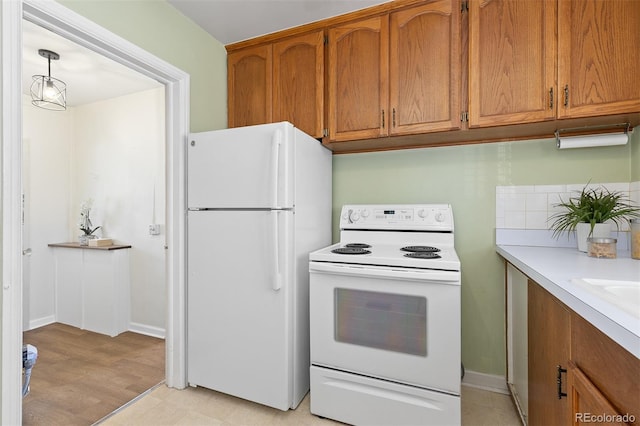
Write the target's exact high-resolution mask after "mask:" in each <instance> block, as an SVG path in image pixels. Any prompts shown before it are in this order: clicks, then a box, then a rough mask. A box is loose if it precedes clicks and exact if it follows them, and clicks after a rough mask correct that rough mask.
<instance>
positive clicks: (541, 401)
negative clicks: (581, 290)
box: [505, 263, 640, 426]
mask: <svg viewBox="0 0 640 426" xmlns="http://www.w3.org/2000/svg"><path fill="white" fill-rule="evenodd" d="M505 270H506V272H507V274H506V291H507V348H508V351H509V350H510V351H511V353H507V359H508V370H509V371H508V373H507V377H508V382H509V383H508V384H509V387H510V389H512V394H513V396H514V398H515V399H516V405H517V406H518V407H525V409H524V410H521V411H524V412H523V413H522V414H523V417H524V420H525V422H526V424H527V425H532V426H538V425H540V426H554V425H580V424H585V425H586V424H607V425H626V424H629V425H639V424H640V359H638V358H636V357H635V356H634V355H633V354H631V353H630V352H628V351H627V350H626V349H624V348H623V347H622V346H620V345H619V344H617V343H616V342H614V341H613V340H612V339H611V338H610V337H608V336H607V335H605V334H604V333H602V332H601V331H600V330H598V329H597V328H596V327H595V326H593V325H592V324H591V323H590V322H589V321H587V320H586V319H584V318H583V317H582V316H580V315H579V314H577V313H576V312H575V311H573V310H572V309H570V308H569V307H567V306H566V305H565V304H563V303H562V302H561V301H560V300H558V299H557V298H556V297H555V296H553V295H552V294H551V293H550V292H549V291H547V290H546V289H545V288H543V287H542V286H541V285H539V284H538V283H536V282H535V281H533V280H531V279H528V280H527V282H526V285H527V292H526V297H527V301H526V311H527V315H526V318H527V320H526V330H517V329H514V328H513V327H514V325H515V326H520V327H521V328H523V327H524V325H523V324H522V321H521V320H518V312H519V311H520V310H521V309H522V306H521V305H522V303H520V302H517V300H518V297H515V296H516V295H517V292H518V291H519V289H518V288H516V287H514V286H515V285H523V281H524V280H523V279H520V276H522V277H526V276H525V275H524V274H522V273H521V272H520V271H518V270H517V269H516V268H515V267H513V265H511V264H509V263H507V265H506V269H505ZM518 303H520V305H518ZM519 333H522V334H526V335H527V339H526V342H527V348H526V354H527V356H526V357H523V356H514V352H515V350H514V349H518V347H519V346H521V345H519V344H518V343H517V342H515V343H514V340H517V339H516V337H517V336H518V335H519ZM523 362H524V363H526V366H525V368H526V369H528V372H527V378H528V380H527V381H526V383H523V380H522V379H520V380H519V381H516V380H514V378H516V377H517V375H515V374H514V372H515V371H520V370H522V367H523V366H522V365H520V364H522V363H523ZM516 385H517V386H520V387H522V386H525V387H526V388H527V389H526V391H525V392H523V391H522V389H518V388H517V386H516ZM518 398H525V399H526V400H524V401H521V400H517V399H518Z"/></svg>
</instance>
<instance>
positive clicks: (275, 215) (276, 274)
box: [271, 210, 282, 291]
mask: <svg viewBox="0 0 640 426" xmlns="http://www.w3.org/2000/svg"><path fill="white" fill-rule="evenodd" d="M280 211H281V210H272V211H271V220H272V227H271V229H272V231H273V269H274V270H273V290H274V291H278V290H280V289H281V288H282V276H281V274H280V229H279V226H278V219H279V216H280Z"/></svg>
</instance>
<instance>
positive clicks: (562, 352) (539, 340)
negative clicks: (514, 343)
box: [527, 280, 571, 426]
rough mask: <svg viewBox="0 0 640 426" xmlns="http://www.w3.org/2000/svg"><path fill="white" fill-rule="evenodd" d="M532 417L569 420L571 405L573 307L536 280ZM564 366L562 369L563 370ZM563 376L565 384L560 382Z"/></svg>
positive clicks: (539, 421)
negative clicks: (568, 374) (569, 377)
mask: <svg viewBox="0 0 640 426" xmlns="http://www.w3.org/2000/svg"><path fill="white" fill-rule="evenodd" d="M527 298H528V300H529V306H528V315H527V316H528V319H527V323H528V324H527V333H528V348H529V349H528V351H529V411H528V414H529V417H528V421H527V424H528V425H530V426H536V425H545V426H546V425H561V424H566V423H567V419H569V415H570V411H569V410H570V407H569V403H568V400H567V397H566V396H565V395H559V392H562V393H566V392H567V386H566V369H567V368H568V362H569V354H570V339H571V316H570V313H569V310H568V309H567V308H566V307H565V306H564V305H562V304H561V303H560V302H559V301H558V300H557V299H556V298H555V297H553V296H552V295H551V294H549V293H548V292H547V291H546V290H545V289H543V288H542V287H540V286H539V285H538V284H536V283H535V282H533V281H531V280H529V283H528V294H527ZM560 369H562V370H560ZM558 378H560V381H561V386H560V387H559V386H558Z"/></svg>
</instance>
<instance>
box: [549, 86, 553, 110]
mask: <svg viewBox="0 0 640 426" xmlns="http://www.w3.org/2000/svg"><path fill="white" fill-rule="evenodd" d="M549 109H553V87H552V88H550V89H549Z"/></svg>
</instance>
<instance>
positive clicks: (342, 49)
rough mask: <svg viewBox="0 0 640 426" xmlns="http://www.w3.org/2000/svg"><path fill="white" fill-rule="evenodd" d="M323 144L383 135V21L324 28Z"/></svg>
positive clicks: (385, 74)
mask: <svg viewBox="0 0 640 426" xmlns="http://www.w3.org/2000/svg"><path fill="white" fill-rule="evenodd" d="M328 36H329V43H328V49H329V58H328V68H329V73H328V75H327V81H328V90H329V94H328V115H329V135H328V136H329V139H330V140H332V141H340V140H354V139H367V138H375V137H379V136H385V135H386V134H387V125H386V121H387V116H388V110H389V108H388V103H389V100H388V93H389V89H388V84H389V60H388V54H389V18H388V16H386V15H385V16H377V17H375V18H371V19H366V20H363V21H357V22H353V23H348V24H345V25H341V26H338V27H335V28H330V29H329V31H328Z"/></svg>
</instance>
